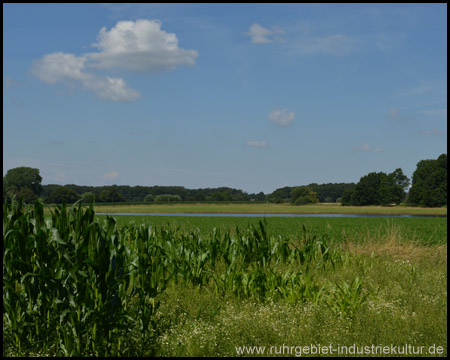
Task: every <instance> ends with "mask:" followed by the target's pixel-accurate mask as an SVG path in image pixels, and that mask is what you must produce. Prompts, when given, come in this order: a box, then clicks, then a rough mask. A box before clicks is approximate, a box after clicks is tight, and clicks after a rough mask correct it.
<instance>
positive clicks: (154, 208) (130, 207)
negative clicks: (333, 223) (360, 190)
mask: <svg viewBox="0 0 450 360" xmlns="http://www.w3.org/2000/svg"><path fill="white" fill-rule="evenodd" d="M95 211H96V212H99V213H100V212H104V213H242V214H245V213H254V214H391V215H396V214H397V215H398V214H406V215H445V216H447V208H446V207H442V208H424V207H412V206H341V205H340V204H336V203H325V204H323V203H322V204H311V205H301V206H298V205H292V204H271V203H176V204H160V203H154V204H152V203H150V204H121V203H116V204H111V205H108V204H101V205H95Z"/></svg>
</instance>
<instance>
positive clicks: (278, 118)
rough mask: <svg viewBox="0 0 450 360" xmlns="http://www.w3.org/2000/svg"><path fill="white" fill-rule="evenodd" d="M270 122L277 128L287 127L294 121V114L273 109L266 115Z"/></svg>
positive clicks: (286, 110)
mask: <svg viewBox="0 0 450 360" xmlns="http://www.w3.org/2000/svg"><path fill="white" fill-rule="evenodd" d="M267 117H268V118H269V120H270V121H272V122H273V123H274V124H277V125H278V126H289V125H291V124H292V122H293V121H294V119H295V113H294V112H293V111H292V112H289V111H288V109H287V108H284V109H274V110H272V111H271V112H269V114H268V115H267Z"/></svg>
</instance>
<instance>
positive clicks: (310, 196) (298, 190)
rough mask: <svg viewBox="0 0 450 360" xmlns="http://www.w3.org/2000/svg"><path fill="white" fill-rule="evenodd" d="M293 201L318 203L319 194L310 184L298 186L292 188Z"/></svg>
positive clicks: (296, 202) (297, 202) (295, 202)
mask: <svg viewBox="0 0 450 360" xmlns="http://www.w3.org/2000/svg"><path fill="white" fill-rule="evenodd" d="M290 195H291V197H290V199H291V202H292V203H293V204H295V205H306V204H316V203H318V202H319V200H318V198H317V194H316V193H315V192H313V191H312V190H311V188H310V187H308V186H297V187H295V188H293V189H292V190H291V194H290Z"/></svg>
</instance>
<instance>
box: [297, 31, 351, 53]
mask: <svg viewBox="0 0 450 360" xmlns="http://www.w3.org/2000/svg"><path fill="white" fill-rule="evenodd" d="M353 42H354V40H353V39H352V38H351V37H349V36H346V35H343V34H331V35H324V36H306V35H303V36H301V37H299V38H298V39H296V40H295V41H293V42H292V48H293V49H294V51H295V52H297V53H299V54H301V55H315V54H328V55H344V54H346V53H348V52H349V51H350V50H351V49H352V46H353Z"/></svg>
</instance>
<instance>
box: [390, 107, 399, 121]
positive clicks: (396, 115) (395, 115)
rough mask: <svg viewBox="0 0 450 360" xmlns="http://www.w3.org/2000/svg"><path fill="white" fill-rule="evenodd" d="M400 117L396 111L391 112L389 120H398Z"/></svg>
mask: <svg viewBox="0 0 450 360" xmlns="http://www.w3.org/2000/svg"><path fill="white" fill-rule="evenodd" d="M399 117H400V115H399V114H398V111H397V110H395V109H391V110H389V118H391V119H398V118H399Z"/></svg>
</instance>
